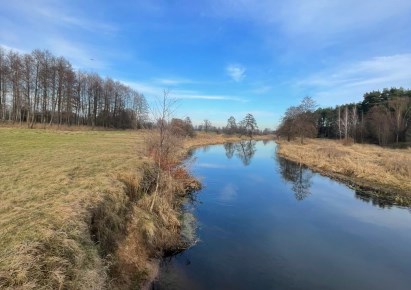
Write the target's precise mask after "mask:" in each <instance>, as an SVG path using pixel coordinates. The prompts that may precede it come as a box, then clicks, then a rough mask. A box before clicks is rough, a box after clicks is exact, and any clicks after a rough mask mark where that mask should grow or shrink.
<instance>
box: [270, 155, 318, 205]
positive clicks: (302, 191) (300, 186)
mask: <svg viewBox="0 0 411 290" xmlns="http://www.w3.org/2000/svg"><path fill="white" fill-rule="evenodd" d="M277 160H278V164H279V165H280V173H281V176H282V177H283V178H284V180H285V181H287V182H290V183H292V185H293V186H292V190H293V191H294V195H295V198H296V199H297V200H303V199H305V198H306V197H307V196H308V195H310V193H311V192H310V187H311V185H312V182H311V178H312V176H313V174H312V172H311V170H309V169H307V168H305V167H304V166H302V165H301V164H298V163H295V162H292V161H289V160H287V159H285V158H282V157H279V156H277Z"/></svg>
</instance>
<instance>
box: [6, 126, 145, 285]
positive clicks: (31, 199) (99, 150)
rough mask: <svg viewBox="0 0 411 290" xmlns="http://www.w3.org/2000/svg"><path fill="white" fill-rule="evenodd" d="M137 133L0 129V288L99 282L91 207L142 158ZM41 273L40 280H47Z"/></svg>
mask: <svg viewBox="0 0 411 290" xmlns="http://www.w3.org/2000/svg"><path fill="white" fill-rule="evenodd" d="M143 142H144V138H143V134H138V133H136V132H131V131H130V132H127V131H84V132H83V131H55V130H37V129H36V130H28V129H16V128H0V180H1V182H0V199H1V203H0V288H2V287H5V288H6V287H7V288H19V287H20V288H21V289H38V288H42V287H43V288H45V289H47V288H59V287H63V286H64V287H65V288H71V289H76V288H77V289H79V288H87V287H89V286H90V287H97V288H98V287H100V286H102V285H103V283H104V282H105V281H104V265H103V264H102V261H101V259H99V256H98V253H97V250H96V249H97V248H96V247H95V246H94V244H93V243H92V241H91V239H90V234H89V221H90V218H91V217H90V212H91V209H92V208H94V207H95V206H96V205H98V204H99V203H101V202H102V201H103V200H104V199H105V198H106V197H107V196H119V195H121V193H122V192H124V190H123V188H124V186H123V183H122V182H120V181H119V179H118V176H119V175H121V174H125V173H127V174H134V175H138V173H139V172H138V168H139V167H141V164H142V163H143V162H144V161H145V160H147V158H145V157H143V156H144V154H143V152H144V144H143ZM46 280H47V281H46Z"/></svg>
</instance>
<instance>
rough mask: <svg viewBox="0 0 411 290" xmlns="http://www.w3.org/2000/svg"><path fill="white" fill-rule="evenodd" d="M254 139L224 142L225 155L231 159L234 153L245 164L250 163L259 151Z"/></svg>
mask: <svg viewBox="0 0 411 290" xmlns="http://www.w3.org/2000/svg"><path fill="white" fill-rule="evenodd" d="M256 143H257V141H254V140H251V139H250V140H243V141H240V142H238V143H226V144H224V149H225V155H226V156H227V158H228V159H231V158H232V157H233V156H234V154H235V156H237V157H238V158H239V159H240V160H241V161H242V162H243V164H244V165H245V166H248V165H250V163H251V159H252V158H253V156H254V154H255V152H256V151H257V149H256V147H255V144H256Z"/></svg>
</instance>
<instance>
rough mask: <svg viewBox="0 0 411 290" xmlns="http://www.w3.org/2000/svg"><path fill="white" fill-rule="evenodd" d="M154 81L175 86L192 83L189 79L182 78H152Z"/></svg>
mask: <svg viewBox="0 0 411 290" xmlns="http://www.w3.org/2000/svg"><path fill="white" fill-rule="evenodd" d="M154 82H155V83H158V84H161V85H167V86H177V85H182V84H191V83H193V81H192V80H190V79H183V78H156V79H154Z"/></svg>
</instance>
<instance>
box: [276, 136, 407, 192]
mask: <svg viewBox="0 0 411 290" xmlns="http://www.w3.org/2000/svg"><path fill="white" fill-rule="evenodd" d="M277 142H278V143H279V148H278V151H277V152H278V154H280V155H282V156H284V157H286V158H288V159H291V160H293V161H296V162H299V163H302V164H305V165H307V166H309V167H311V168H313V169H315V170H318V171H320V172H322V173H324V174H327V175H331V176H332V175H334V176H336V177H338V178H342V179H345V180H347V181H353V182H354V183H357V184H359V185H361V186H364V187H368V188H371V189H375V190H377V191H383V192H393V193H403V194H408V195H411V148H408V149H388V148H382V147H379V146H375V145H366V144H353V145H351V146H344V145H343V144H341V143H340V142H339V141H335V140H323V139H308V140H306V141H305V144H303V145H301V144H300V143H299V142H287V141H277Z"/></svg>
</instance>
